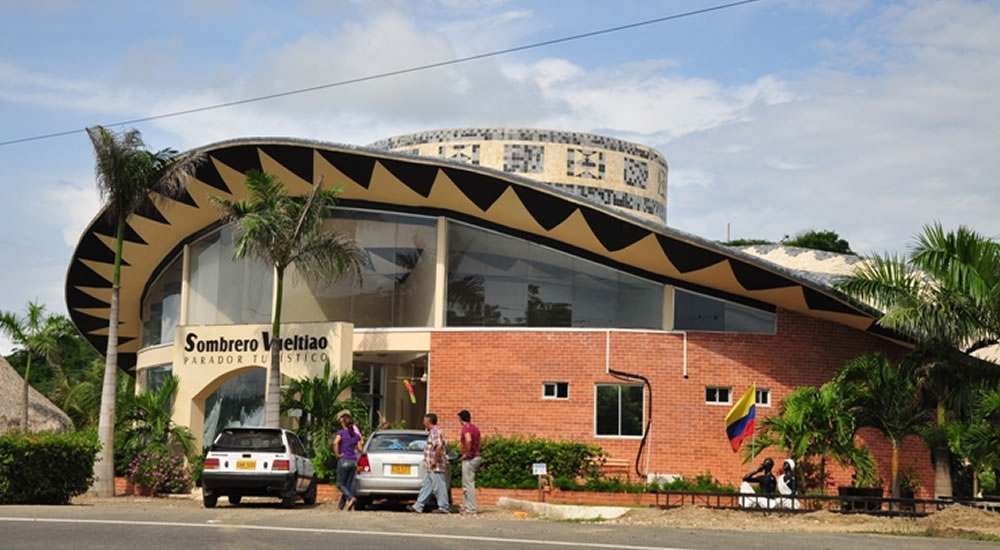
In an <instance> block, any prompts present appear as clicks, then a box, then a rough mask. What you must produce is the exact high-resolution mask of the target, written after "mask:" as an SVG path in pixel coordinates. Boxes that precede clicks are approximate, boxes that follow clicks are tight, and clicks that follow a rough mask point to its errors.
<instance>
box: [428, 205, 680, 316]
mask: <svg viewBox="0 0 1000 550" xmlns="http://www.w3.org/2000/svg"><path fill="white" fill-rule="evenodd" d="M447 307H448V325H450V326H503V325H510V326H533V327H596V328H650V329H659V328H662V327H663V285H662V284H660V283H656V282H652V281H647V280H645V279H642V278H639V277H635V276H633V275H629V274H627V273H622V272H620V271H617V270H615V269H611V268H609V267H605V266H602V265H598V264H595V263H593V262H589V261H587V260H583V259H580V258H576V257H574V256H571V255H569V254H565V253H563V252H558V251H555V250H551V249H549V248H545V247H543V246H539V245H537V244H534V243H530V242H528V241H525V240H522V239H517V238H514V237H509V236H506V235H501V234H498V233H493V232H491V231H485V230H482V229H477V228H473V227H470V226H467V225H464V224H460V223H456V222H449V224H448V303H447Z"/></svg>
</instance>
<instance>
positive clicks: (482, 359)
mask: <svg viewBox="0 0 1000 550" xmlns="http://www.w3.org/2000/svg"><path fill="white" fill-rule="evenodd" d="M683 351H684V346H683V337H682V336H681V335H679V334H663V333H642V332H612V333H611V353H610V357H611V368H612V369H615V370H620V371H625V372H631V373H636V374H641V375H643V376H646V377H647V378H649V380H650V382H651V384H652V393H653V401H652V405H653V418H652V420H653V426H652V431H651V438H650V443H649V445H651V449H652V454H651V455H650V457H649V469H648V471H649V472H657V473H664V474H682V475H684V476H687V477H691V476H693V475H695V474H698V473H702V472H705V471H706V470H710V471H711V472H712V474H713V475H714V476H715V477H717V478H718V479H720V480H723V481H728V482H731V483H733V484H735V485H738V481H739V479H740V478H741V477H742V476H743V474H744V473H746V472H747V471H749V470H751V469H752V467H751V466H750V465H749V464H744V463H743V461H742V453H740V454H734V453H733V452H732V449H731V448H730V446H729V442H728V440H727V439H726V436H725V416H726V413H727V412H728V411H729V408H730V406H729V405H709V404H705V387H706V386H724V387H731V388H732V393H733V396H732V400H733V401H735V400H736V399H739V397H740V395H742V393H743V392H744V391H746V389H747V388H748V387H749V385H750V384H751V383H753V382H756V383H757V387H758V388H767V389H769V390H770V391H771V401H772V403H773V404H774V405H773V406H772V407H758V409H757V411H758V412H757V415H758V421H759V419H760V418H762V417H764V416H767V415H769V414H774V413H776V412H777V404H778V403H780V402H781V400H782V399H783V398H784V397H785V396H786V395H788V393H789V392H790V391H791V390H792V389H793V388H795V387H797V386H802V385H819V384H822V383H823V382H826V381H827V380H829V379H830V378H831V377H832V376H833V374H834V373H835V372H836V370H837V369H838V368H839V367H840V366H841V365H842V364H843V363H844V362H845V361H847V360H849V359H851V358H853V357H856V356H857V355H860V354H862V353H864V352H868V351H884V352H887V353H890V354H892V355H899V354H900V353H901V352H902V351H903V350H902V349H901V348H900V347H898V346H896V345H894V344H891V343H889V342H887V341H885V340H882V339H880V338H877V337H875V336H872V335H869V334H867V333H865V332H863V331H859V330H855V329H851V328H848V327H845V326H842V325H838V324H835V323H831V322H827V321H823V320H819V319H815V318H813V317H809V316H806V315H802V314H798V313H794V312H790V311H784V310H781V311H779V313H778V328H777V334H775V335H752V334H715V333H695V332H692V333H689V334H688V342H687V354H688V378H686V379H685V378H684V377H683ZM542 382H569V383H570V389H569V399H568V400H549V399H542ZM605 382H607V383H617V382H618V380H617V379H615V378H613V377H611V376H609V375H607V374H605V333H604V332H571V331H558V332H556V331H551V332H545V331H538V332H531V331H509V332H504V331H495V330H491V331H482V332H467V331H455V332H449V331H442V332H435V333H434V334H433V336H432V340H431V357H430V384H429V386H430V397H429V403H430V404H429V407H430V410H431V411H432V412H436V413H437V414H438V416H439V417H440V418H441V421H442V425H443V427H444V429H445V430H446V433H447V434H449V437H450V439H452V440H454V439H455V438H456V437H457V434H458V430H459V428H460V425H459V422H458V418H457V417H456V413H457V412H458V411H459V410H461V409H463V408H464V409H469V411H471V413H472V416H473V422H474V423H476V424H477V425H478V426H479V427H480V429H481V430H482V431H483V433H484V434H490V433H501V434H505V435H510V434H525V435H536V436H542V437H549V438H562V439H569V440H574V441H586V442H592V443H597V444H600V445H601V446H602V447H603V448H604V449H605V451H606V452H608V454H609V455H610V456H612V457H614V458H622V459H629V460H633V461H634V459H635V454H636V451H637V450H638V446H639V441H638V439H618V438H603V437H595V435H594V399H595V395H594V393H595V389H594V386H595V384H597V383H605ZM647 399H648V396H647ZM864 435H865V437H864V439H865V440H866V441H867V442H868V444H869V445H870V447H871V448H872V450H873V453H874V455H875V457H876V459H877V460H878V465H879V471H880V474H881V476H882V477H883V478H884V479H885V480H886V482H887V483H886V484H887V485H888V478H889V462H888V452H889V450H888V444H887V442H886V441H885V440H884V438H882V437H881V436H880V435H878V434H868V433H866V434H864ZM746 444H749V442H747V443H746ZM767 454H768V455H769V456H773V457H774V458H775V459H776V462H779V463H780V461H779V460H777V459H778V458H779V457H778V455H777V453H775V452H769V453H767ZM645 461H646V458H645V457H643V465H644V464H645ZM900 464H901V466H903V467H905V466H909V465H911V464H912V465H913V467H914V470H915V473H916V474H917V476H918V478H919V479H920V485H921V487H922V492H921V494H922V495H925V496H926V495H929V494H931V493H932V491H933V471H932V469H931V467H930V462H929V454H928V453H927V451H926V450H925V449H924V448H923V445H922V443H920V442H919V441H918V440H916V439H915V438H913V439H912V440H907V442H906V446H905V448H904V453H903V457H902V459H901V461H900ZM834 471H835V484H849V482H850V476H849V474H848V473H844V472H841V471H837V469H836V468H834Z"/></svg>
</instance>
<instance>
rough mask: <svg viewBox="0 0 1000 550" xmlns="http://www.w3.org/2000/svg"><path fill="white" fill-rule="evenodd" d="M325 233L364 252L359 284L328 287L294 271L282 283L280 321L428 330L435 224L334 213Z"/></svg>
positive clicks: (349, 280)
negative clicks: (338, 236) (333, 233)
mask: <svg viewBox="0 0 1000 550" xmlns="http://www.w3.org/2000/svg"><path fill="white" fill-rule="evenodd" d="M326 228H327V229H330V230H333V231H336V232H338V233H340V234H341V235H343V236H345V237H348V238H351V239H354V241H355V242H357V243H358V245H360V246H361V247H362V248H364V250H365V253H366V260H365V266H364V267H363V268H362V275H361V280H360V281H359V280H357V278H356V277H354V276H352V275H350V274H346V275H345V276H344V277H342V278H341V279H339V280H337V281H335V282H334V283H332V284H327V283H325V282H322V281H320V282H317V281H311V280H307V279H304V278H303V277H302V276H301V275H300V274H299V273H297V272H295V271H294V269H293V270H292V271H291V272H290V276H289V277H288V278H287V279H286V283H285V297H284V301H285V305H284V306H283V308H282V309H283V311H282V319H287V320H288V321H291V322H309V321H347V322H353V323H354V326H356V327H429V326H431V325H432V324H433V321H434V272H435V266H436V261H437V260H436V258H437V220H435V219H433V218H421V217H417V216H406V215H399V214H391V213H387V212H371V211H359V210H349V209H337V210H336V211H335V217H334V219H332V220H330V221H328V222H327V224H326Z"/></svg>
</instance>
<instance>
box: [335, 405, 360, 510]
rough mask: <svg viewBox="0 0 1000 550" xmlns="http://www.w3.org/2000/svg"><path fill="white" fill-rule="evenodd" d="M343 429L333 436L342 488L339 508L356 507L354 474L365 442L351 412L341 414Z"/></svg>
mask: <svg viewBox="0 0 1000 550" xmlns="http://www.w3.org/2000/svg"><path fill="white" fill-rule="evenodd" d="M340 425H341V427H342V428H343V429H341V430H339V431H337V436H336V437H334V438H333V454H335V455H337V488H338V489H340V505H339V506H338V508H339V509H341V510H343V509H344V507H345V506H346V507H347V509H348V510H352V509H354V476H355V475H357V473H358V453H360V452H361V447H362V445H363V444H364V439H363V438H362V437H361V432H360V430H358V429H357V426H355V425H354V418H353V417H351V413H343V414H341V416H340Z"/></svg>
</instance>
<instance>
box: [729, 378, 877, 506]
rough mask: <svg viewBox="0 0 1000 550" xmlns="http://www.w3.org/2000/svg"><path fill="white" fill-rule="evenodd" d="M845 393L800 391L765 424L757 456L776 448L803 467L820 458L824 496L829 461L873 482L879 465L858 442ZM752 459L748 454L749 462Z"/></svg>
mask: <svg viewBox="0 0 1000 550" xmlns="http://www.w3.org/2000/svg"><path fill="white" fill-rule="evenodd" d="M844 391H845V388H844V387H842V386H841V385H839V384H837V383H836V382H827V383H826V384H823V385H822V386H821V387H819V388H816V387H813V386H803V387H800V388H796V389H795V390H794V391H792V393H790V394H789V395H788V397H786V398H785V399H784V400H783V401H782V402H781V407H780V408H779V412H778V414H777V415H774V416H769V417H767V418H765V419H764V421H763V422H762V423H761V429H760V431H759V432H758V434H759V435H758V438H757V452H756V453H755V454H759V453H760V452H763V451H764V450H765V449H767V448H768V447H772V446H775V447H778V448H779V449H781V450H782V451H785V452H787V453H788V454H789V455H790V456H791V458H792V459H793V460H795V461H796V462H797V463H799V464H806V463H812V462H811V461H812V459H814V458H815V457H819V484H820V490H821V491H823V492H825V490H826V462H827V460H828V459H829V458H832V459H833V460H835V461H836V462H837V463H838V464H840V465H841V466H843V467H852V466H853V467H854V469H855V471H856V472H857V474H858V480H859V481H860V482H862V483H868V482H873V481H874V480H875V477H876V473H875V463H874V461H873V459H872V456H871V454H870V453H869V452H868V448H867V447H865V446H861V445H857V443H855V441H854V435H855V433H856V432H857V425H856V421H855V418H854V415H853V414H852V413H851V411H850V410H848V408H847V406H846V402H845V396H844ZM751 459H752V457H751V456H750V455H749V454H748V455H747V456H746V459H745V461H748V460H751ZM798 471H799V472H802V471H804V469H803V468H799V469H798Z"/></svg>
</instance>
